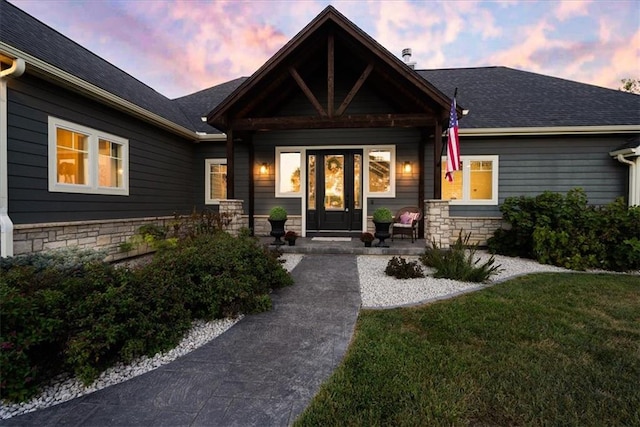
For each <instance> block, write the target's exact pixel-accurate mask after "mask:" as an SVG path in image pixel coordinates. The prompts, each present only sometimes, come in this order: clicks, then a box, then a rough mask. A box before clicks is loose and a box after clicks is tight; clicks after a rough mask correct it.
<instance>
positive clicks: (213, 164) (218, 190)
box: [204, 159, 227, 205]
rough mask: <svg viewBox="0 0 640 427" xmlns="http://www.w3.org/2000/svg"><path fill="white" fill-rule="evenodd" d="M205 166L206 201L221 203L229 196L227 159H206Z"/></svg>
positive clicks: (212, 203) (214, 203)
mask: <svg viewBox="0 0 640 427" xmlns="http://www.w3.org/2000/svg"><path fill="white" fill-rule="evenodd" d="M204 168H205V169H204V203H205V204H206V205H219V204H220V200H221V199H226V198H227V159H206V160H205V162H204Z"/></svg>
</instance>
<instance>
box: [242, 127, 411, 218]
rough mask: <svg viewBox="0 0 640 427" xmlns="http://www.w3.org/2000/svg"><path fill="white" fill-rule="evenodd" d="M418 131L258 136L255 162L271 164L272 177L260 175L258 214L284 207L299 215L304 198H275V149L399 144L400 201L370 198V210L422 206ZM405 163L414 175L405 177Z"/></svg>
mask: <svg viewBox="0 0 640 427" xmlns="http://www.w3.org/2000/svg"><path fill="white" fill-rule="evenodd" d="M418 137H419V133H418V131H416V130H415V129H322V130H296V131H280V132H264V133H258V134H256V135H255V137H254V142H255V162H256V164H261V163H262V162H267V163H269V164H270V169H269V175H268V176H260V175H258V176H257V178H256V183H255V197H256V199H255V200H256V212H255V213H256V215H264V214H267V213H268V212H269V209H270V208H271V207H273V206H283V207H285V208H286V209H287V211H288V212H289V213H291V214H295V215H299V214H300V206H301V201H300V198H299V197H298V198H288V197H287V198H284V197H279V198H276V197H275V147H276V146H300V147H307V148H308V149H311V148H313V147H318V146H322V147H326V146H331V147H336V148H339V147H341V146H363V145H395V146H396V173H397V180H396V198H395V199H391V198H375V199H373V198H370V199H369V210H371V209H372V208H375V207H378V206H385V207H389V208H390V209H399V208H400V207H402V206H407V205H417V204H418V160H417V157H418V148H417V141H418ZM405 160H409V161H411V162H412V163H413V167H414V172H413V173H412V174H410V175H406V176H405V175H403V174H402V171H401V167H402V164H403V163H404V161H405Z"/></svg>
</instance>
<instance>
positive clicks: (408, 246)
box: [260, 237, 426, 256]
mask: <svg viewBox="0 0 640 427" xmlns="http://www.w3.org/2000/svg"><path fill="white" fill-rule="evenodd" d="M338 239H339V240H338ZM338 239H336V240H328V239H320V240H318V238H313V237H299V238H298V239H296V244H295V246H288V245H287V244H286V243H285V244H284V245H282V246H278V247H279V248H280V250H281V251H282V252H284V253H286V254H348V255H414V256H417V255H421V254H423V253H424V250H425V245H426V242H425V240H424V239H418V240H416V241H415V242H413V243H411V239H409V238H407V237H405V238H404V239H402V238H401V237H399V238H396V239H395V240H394V241H393V242H392V241H391V238H389V239H386V242H385V243H387V244H388V245H389V247H388V248H377V247H375V244H376V243H378V239H375V240H374V241H373V245H372V247H370V248H365V247H364V243H362V242H361V241H360V238H358V237H350V238H349V237H346V238H343V237H341V238H338ZM273 241H274V238H273V237H260V243H262V244H264V245H266V246H268V247H270V248H275V247H276V246H271V245H270V244H271V242H273Z"/></svg>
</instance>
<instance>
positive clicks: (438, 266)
mask: <svg viewBox="0 0 640 427" xmlns="http://www.w3.org/2000/svg"><path fill="white" fill-rule="evenodd" d="M470 238H471V233H469V234H466V235H464V237H463V234H462V230H460V233H459V234H458V238H457V240H456V242H455V243H454V244H453V245H452V246H451V247H450V248H449V249H442V248H441V247H439V246H438V244H437V243H436V241H435V240H434V241H433V242H432V243H431V248H427V249H426V250H425V252H424V254H422V256H421V257H420V261H422V263H423V264H424V265H426V266H427V267H432V268H433V269H435V273H434V274H433V277H436V278H445V279H453V280H460V281H463V282H476V283H479V282H487V281H488V280H489V279H490V278H491V276H493V275H495V274H498V273H499V272H500V271H501V270H500V265H499V264H498V265H494V264H495V258H494V257H493V256H491V257H490V258H489V259H488V260H487V261H486V262H484V263H482V264H480V258H477V259H476V251H477V249H478V245H477V244H475V245H470V244H469V239H470Z"/></svg>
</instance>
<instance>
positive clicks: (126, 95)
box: [0, 0, 193, 129]
mask: <svg viewBox="0 0 640 427" xmlns="http://www.w3.org/2000/svg"><path fill="white" fill-rule="evenodd" d="M0 41H2V42H4V43H7V44H9V45H11V46H13V47H15V48H16V49H19V50H21V51H22V52H25V53H27V54H29V55H31V56H34V57H36V58H38V59H41V60H42V61H44V62H46V63H48V64H50V65H52V66H54V67H56V68H59V69H61V70H63V71H66V72H67V73H69V74H72V75H74V76H76V77H79V78H80V79H82V80H84V81H86V82H88V83H91V84H93V85H94V86H97V87H99V88H101V89H104V90H106V91H108V92H110V93H112V94H114V95H116V96H118V97H120V98H122V99H124V100H126V101H129V102H131V103H133V104H135V105H137V106H139V107H142V108H143V109H145V110H147V111H149V112H152V113H155V114H157V115H159V116H161V117H164V118H165V119H167V120H170V121H171V122H173V123H175V124H177V125H181V126H184V127H187V128H189V129H193V126H192V124H191V121H190V120H189V119H187V116H186V115H185V113H184V112H183V111H182V110H181V109H180V106H179V104H178V103H176V102H172V101H171V100H170V99H169V98H167V97H165V96H164V95H162V94H160V93H159V92H156V91H155V90H154V89H152V88H150V87H149V86H147V85H145V84H144V83H142V82H141V81H139V80H137V79H135V78H134V77H132V76H131V75H129V74H127V73H126V72H124V71H122V70H121V69H119V68H118V67H116V66H114V65H113V64H111V63H109V62H107V61H105V60H104V59H102V58H100V57H99V56H97V55H96V54H94V53H93V52H91V51H89V50H87V49H85V48H84V47H82V46H81V45H79V44H77V43H76V42H74V41H73V40H71V39H69V38H68V37H66V36H64V35H62V34H60V33H59V32H57V31H56V30H54V29H52V28H51V27H49V26H48V25H46V24H44V23H42V22H40V21H39V20H37V19H36V18H34V17H33V16H31V15H29V14H27V13H25V12H23V11H22V10H20V9H19V8H17V7H15V6H13V5H12V4H10V3H8V2H6V1H5V0H0ZM43 41H46V42H43Z"/></svg>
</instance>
